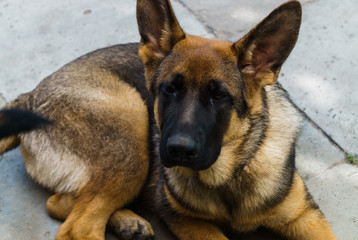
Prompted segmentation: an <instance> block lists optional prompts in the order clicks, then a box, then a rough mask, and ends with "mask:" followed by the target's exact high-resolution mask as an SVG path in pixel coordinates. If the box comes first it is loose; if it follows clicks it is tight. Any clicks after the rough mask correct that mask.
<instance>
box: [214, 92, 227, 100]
mask: <svg viewBox="0 0 358 240" xmlns="http://www.w3.org/2000/svg"><path fill="white" fill-rule="evenodd" d="M227 97H228V95H227V93H226V92H223V91H216V92H214V94H213V95H212V96H211V99H212V100H224V99H226V98H227Z"/></svg>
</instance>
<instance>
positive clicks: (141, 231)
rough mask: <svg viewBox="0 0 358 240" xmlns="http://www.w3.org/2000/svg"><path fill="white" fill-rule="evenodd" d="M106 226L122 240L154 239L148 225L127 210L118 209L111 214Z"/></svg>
mask: <svg viewBox="0 0 358 240" xmlns="http://www.w3.org/2000/svg"><path fill="white" fill-rule="evenodd" d="M108 225H109V227H110V228H111V229H112V230H113V231H114V232H115V233H116V234H117V235H118V236H119V237H120V239H123V240H129V239H143V240H144V239H146V240H147V239H148V240H149V239H154V231H153V229H152V226H151V225H150V223H149V222H148V221H147V220H145V219H144V218H142V217H140V216H138V215H137V214H135V213H134V212H132V211H131V210H129V209H119V210H117V211H116V212H115V213H113V214H112V216H111V218H110V220H109V222H108Z"/></svg>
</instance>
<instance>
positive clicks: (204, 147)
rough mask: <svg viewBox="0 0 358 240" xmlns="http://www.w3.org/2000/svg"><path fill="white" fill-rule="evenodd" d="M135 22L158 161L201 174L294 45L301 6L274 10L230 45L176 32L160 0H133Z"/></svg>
mask: <svg viewBox="0 0 358 240" xmlns="http://www.w3.org/2000/svg"><path fill="white" fill-rule="evenodd" d="M137 19H138V25H139V32H140V35H141V44H140V49H139V56H140V58H141V59H142V62H143V64H144V67H145V75H146V81H147V87H148V89H149V90H150V91H151V92H152V94H153V95H154V97H155V106H154V108H155V110H154V112H155V118H156V122H157V125H158V127H159V129H160V133H161V140H160V157H161V160H162V163H163V165H164V166H166V167H173V166H184V167H188V168H191V169H194V170H204V169H207V168H209V167H210V166H211V165H212V164H213V163H214V162H215V161H216V159H217V158H218V156H219V154H220V151H221V148H222V145H223V140H224V137H225V134H226V133H227V130H228V128H229V127H230V126H231V124H232V122H240V119H243V118H246V117H248V116H249V115H252V114H256V113H258V112H260V111H261V106H262V94H261V93H262V88H263V87H264V86H266V85H269V84H274V83H275V82H276V79H277V76H278V73H279V71H280V68H281V65H282V64H283V62H284V61H285V60H286V58H287V57H288V55H289V53H290V52H291V50H292V48H293V47H294V45H295V43H296V40H297V36H298V31H299V27H300V23H301V6H300V4H299V2H297V1H290V2H288V3H286V4H283V5H281V6H280V7H279V8H277V9H276V10H274V11H273V12H272V13H271V14H270V15H269V16H268V17H267V18H265V19H264V20H263V21H262V22H261V23H260V24H258V25H257V26H256V27H255V28H254V29H253V30H251V31H250V32H249V33H248V34H247V35H246V36H244V37H243V38H242V39H241V40H239V41H238V42H236V43H232V42H226V41H216V40H209V39H204V38H201V37H197V36H192V35H189V34H186V33H184V31H183V30H182V28H181V27H180V25H179V23H178V21H177V19H176V17H175V15H174V12H173V10H172V8H171V5H170V2H169V1H168V0H138V3H137Z"/></svg>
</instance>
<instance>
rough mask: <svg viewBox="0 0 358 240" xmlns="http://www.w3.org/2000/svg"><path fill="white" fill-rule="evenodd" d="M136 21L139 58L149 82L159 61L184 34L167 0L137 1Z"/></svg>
mask: <svg viewBox="0 0 358 240" xmlns="http://www.w3.org/2000/svg"><path fill="white" fill-rule="evenodd" d="M137 21H138V28H139V33H140V36H141V46H140V50H139V56H140V57H141V59H142V62H143V64H144V66H145V70H146V78H147V81H150V78H151V77H152V73H153V71H154V70H155V68H156V67H157V65H158V63H159V62H160V60H161V59H162V58H163V57H165V55H166V54H168V53H169V52H170V51H171V49H172V48H173V47H174V45H175V44H176V43H177V42H179V41H180V40H182V39H184V38H185V33H184V31H183V30H182V28H181V27H180V25H179V23H178V21H177V19H176V17H175V15H174V12H173V9H172V7H171V5H170V2H169V0H138V1H137Z"/></svg>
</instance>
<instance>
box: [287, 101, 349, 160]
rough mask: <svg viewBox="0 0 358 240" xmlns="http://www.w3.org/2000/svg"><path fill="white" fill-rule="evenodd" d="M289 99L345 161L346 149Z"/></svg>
mask: <svg viewBox="0 0 358 240" xmlns="http://www.w3.org/2000/svg"><path fill="white" fill-rule="evenodd" d="M289 101H290V102H291V103H292V104H293V106H294V107H295V108H296V109H297V111H299V112H300V113H301V115H302V116H303V117H304V118H305V119H306V120H307V122H309V123H310V124H311V125H312V126H313V127H314V128H315V129H317V130H318V132H320V133H321V134H322V135H323V136H325V137H326V138H327V139H328V141H329V142H330V143H331V144H332V145H333V146H335V147H336V148H337V149H338V150H339V151H340V152H341V153H342V154H343V155H344V158H345V160H346V162H347V156H348V152H347V151H346V150H344V148H342V147H341V146H340V145H339V144H338V143H337V142H336V141H335V140H334V139H333V138H332V137H331V136H330V135H329V134H328V133H326V131H324V130H323V129H322V128H321V127H320V126H319V125H318V124H317V123H316V122H315V121H313V120H312V119H311V118H310V117H309V116H308V115H307V113H306V112H305V111H303V110H302V109H301V108H300V107H298V106H297V104H296V103H295V102H293V100H292V99H289Z"/></svg>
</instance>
